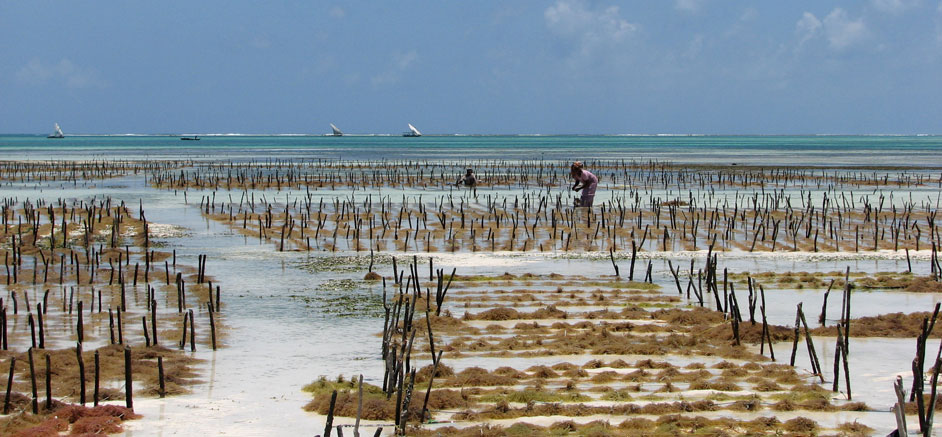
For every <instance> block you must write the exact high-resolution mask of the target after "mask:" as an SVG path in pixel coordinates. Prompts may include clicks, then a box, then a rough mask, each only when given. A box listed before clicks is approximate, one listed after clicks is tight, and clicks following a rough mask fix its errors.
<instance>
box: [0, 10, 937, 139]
mask: <svg viewBox="0 0 942 437" xmlns="http://www.w3.org/2000/svg"><path fill="white" fill-rule="evenodd" d="M0 57H2V59H3V61H2V63H0V132H7V133H33V132H35V133H46V132H48V131H51V129H52V123H53V122H58V123H60V124H61V125H62V127H63V129H64V130H65V131H66V132H67V133H69V132H74V133H79V132H83V133H129V132H138V133H181V132H242V133H324V132H327V131H328V130H329V126H328V123H331V122H332V123H334V124H336V125H338V126H339V127H341V128H342V129H344V130H345V131H347V132H362V133H398V132H401V131H403V130H405V129H406V123H410V122H411V123H413V124H415V125H416V126H417V127H418V128H419V129H421V130H422V131H423V132H425V133H482V134H490V133H584V134H591V133H606V134H611V133H706V134H754V133H758V134H809V133H851V134H867V133H937V134H939V133H942V1H940V0H866V1H863V0H860V1H820V0H817V1H805V0H797V1H795V0H793V1H787V2H779V1H775V2H771V1H770V2H754V1H738V0H671V1H668V0H664V1H656V2H651V1H624V2H616V1H589V0H558V1H509V2H476V1H474V2H460V1H404V2H386V1H371V2H361V1H344V2H310V1H306V2H261V1H253V2H249V1H207V0H200V1H161V2H151V1H120V2H118V1H57V2H47V1H12V0H0Z"/></svg>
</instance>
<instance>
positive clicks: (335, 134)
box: [330, 123, 343, 137]
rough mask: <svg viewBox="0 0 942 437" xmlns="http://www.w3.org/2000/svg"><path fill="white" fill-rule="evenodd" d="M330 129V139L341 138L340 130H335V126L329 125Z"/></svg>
mask: <svg viewBox="0 0 942 437" xmlns="http://www.w3.org/2000/svg"><path fill="white" fill-rule="evenodd" d="M330 129H331V130H333V133H331V134H330V136H332V137H342V136H343V132H341V131H340V129H337V126H334V124H333V123H331V124H330Z"/></svg>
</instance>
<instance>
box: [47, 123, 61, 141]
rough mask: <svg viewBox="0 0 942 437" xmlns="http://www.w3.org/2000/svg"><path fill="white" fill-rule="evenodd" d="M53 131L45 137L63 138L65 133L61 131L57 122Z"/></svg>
mask: <svg viewBox="0 0 942 437" xmlns="http://www.w3.org/2000/svg"><path fill="white" fill-rule="evenodd" d="M55 125H56V128H55V132H53V133H52V135H49V136H48V137H46V138H65V134H63V133H62V128H60V127H59V123H56V124H55Z"/></svg>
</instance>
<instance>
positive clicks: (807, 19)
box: [795, 12, 821, 47]
mask: <svg viewBox="0 0 942 437" xmlns="http://www.w3.org/2000/svg"><path fill="white" fill-rule="evenodd" d="M819 30H821V20H819V19H818V17H815V16H814V14H812V13H811V12H805V13H804V14H803V15H802V16H801V19H800V20H798V22H797V23H795V33H796V34H798V38H799V40H798V46H799V47H801V46H802V45H804V44H805V43H806V42H808V40H810V39H811V38H814V37H815V36H816V35H817V34H818V31H819Z"/></svg>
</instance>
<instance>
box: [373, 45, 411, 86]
mask: <svg viewBox="0 0 942 437" xmlns="http://www.w3.org/2000/svg"><path fill="white" fill-rule="evenodd" d="M392 58H393V59H392V65H391V66H390V67H389V68H388V69H387V70H386V71H384V72H382V73H379V74H377V75H375V76H373V77H371V78H370V83H372V84H373V86H380V85H388V84H393V83H396V82H399V78H400V75H401V73H402V72H403V71H406V70H407V69H408V68H409V67H410V66H411V65H412V64H413V63H414V62H415V61H416V60H417V59H419V54H418V52H416V51H415V50H410V51H408V52H405V53H403V52H396V53H393V56H392Z"/></svg>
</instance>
